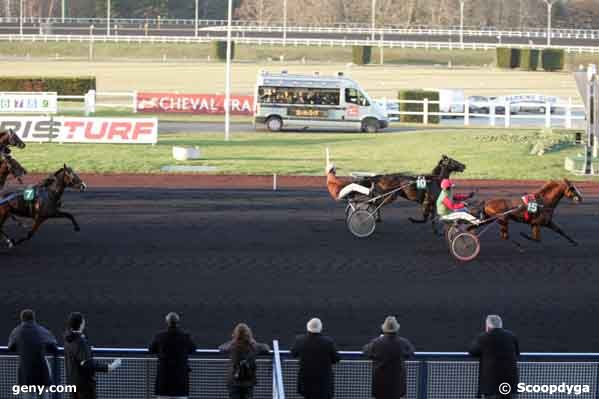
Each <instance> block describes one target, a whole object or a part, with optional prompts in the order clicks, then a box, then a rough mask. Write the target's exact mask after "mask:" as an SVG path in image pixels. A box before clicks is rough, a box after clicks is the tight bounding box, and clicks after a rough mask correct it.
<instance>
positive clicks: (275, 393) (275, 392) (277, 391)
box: [272, 339, 285, 399]
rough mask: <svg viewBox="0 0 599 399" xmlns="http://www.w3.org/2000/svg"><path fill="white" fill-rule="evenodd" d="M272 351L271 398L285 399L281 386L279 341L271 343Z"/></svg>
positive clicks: (283, 388)
mask: <svg viewBox="0 0 599 399" xmlns="http://www.w3.org/2000/svg"><path fill="white" fill-rule="evenodd" d="M272 350H273V357H274V361H273V364H272V367H273V370H272V371H273V372H272V380H273V386H272V397H273V399H285V386H284V385H283V368H282V364H281V352H280V349H279V341H278V340H276V339H275V340H274V341H272Z"/></svg>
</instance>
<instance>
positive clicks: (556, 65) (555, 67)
mask: <svg viewBox="0 0 599 399" xmlns="http://www.w3.org/2000/svg"><path fill="white" fill-rule="evenodd" d="M541 59H542V62H543V69H544V70H545V71H549V72H552V71H561V70H562V69H564V60H565V52H564V50H553V49H547V50H543V52H542V53H541Z"/></svg>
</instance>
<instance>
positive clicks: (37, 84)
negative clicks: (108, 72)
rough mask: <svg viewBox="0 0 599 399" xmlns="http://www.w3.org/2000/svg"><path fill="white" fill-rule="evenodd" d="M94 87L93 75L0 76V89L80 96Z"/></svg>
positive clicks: (94, 79)
mask: <svg viewBox="0 0 599 399" xmlns="http://www.w3.org/2000/svg"><path fill="white" fill-rule="evenodd" d="M95 89H96V78H95V77H94V76H78V77H42V76H39V77H38V76H35V77H33V76H26V77H23V76H18V77H17V76H3V77H0V91H15V92H19V91H47V92H56V93H58V94H60V95H66V96H80V95H83V94H85V93H87V92H88V91H90V90H95Z"/></svg>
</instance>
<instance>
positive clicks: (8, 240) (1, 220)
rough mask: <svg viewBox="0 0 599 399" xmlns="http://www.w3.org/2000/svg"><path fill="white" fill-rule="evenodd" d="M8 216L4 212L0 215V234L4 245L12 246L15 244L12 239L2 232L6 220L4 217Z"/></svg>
mask: <svg viewBox="0 0 599 399" xmlns="http://www.w3.org/2000/svg"><path fill="white" fill-rule="evenodd" d="M7 217H8V214H6V213H4V214H3V215H2V216H0V236H1V237H2V238H3V239H4V242H5V243H6V245H8V248H13V247H14V246H15V243H14V241H13V240H12V238H10V237H9V236H8V234H6V233H5V232H4V230H2V227H3V226H4V222H6V218H7Z"/></svg>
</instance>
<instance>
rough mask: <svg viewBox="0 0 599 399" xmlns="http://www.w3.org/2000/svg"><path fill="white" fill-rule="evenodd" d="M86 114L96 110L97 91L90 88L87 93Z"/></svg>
mask: <svg viewBox="0 0 599 399" xmlns="http://www.w3.org/2000/svg"><path fill="white" fill-rule="evenodd" d="M84 101H85V116H89V115H91V114H94V113H95V112H96V91H95V90H90V91H88V92H87V93H85V99H84Z"/></svg>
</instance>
